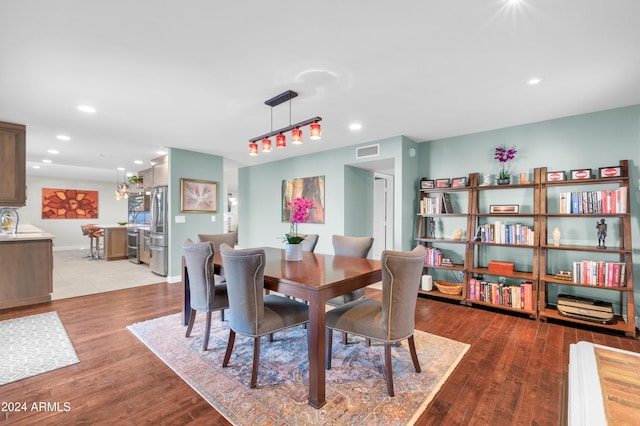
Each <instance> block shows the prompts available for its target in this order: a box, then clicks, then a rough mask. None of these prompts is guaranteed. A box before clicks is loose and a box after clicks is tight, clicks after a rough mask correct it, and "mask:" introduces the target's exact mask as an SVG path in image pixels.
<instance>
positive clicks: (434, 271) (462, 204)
mask: <svg viewBox="0 0 640 426" xmlns="http://www.w3.org/2000/svg"><path fill="white" fill-rule="evenodd" d="M475 179H477V174H473V175H469V177H468V178H467V182H466V183H468V184H469V185H468V186H467V185H465V186H461V187H455V188H436V187H433V188H428V187H425V188H420V190H419V199H420V207H419V212H418V232H417V236H416V238H415V240H416V241H417V242H418V244H421V245H423V246H425V248H426V250H427V257H426V260H425V265H424V268H425V273H426V274H428V275H431V277H432V280H433V281H444V282H449V283H461V284H464V282H465V281H466V274H467V271H468V268H469V258H468V256H467V250H466V249H467V244H468V239H469V234H468V232H469V231H468V230H469V229H470V224H469V220H470V219H471V217H470V216H469V213H470V211H471V205H472V204H471V203H472V198H471V196H470V192H471V187H473V185H475ZM423 182H424V180H423ZM423 185H424V184H423V183H422V182H421V186H423ZM425 186H426V185H425ZM460 231H462V232H460ZM466 288H467V287H466V285H463V286H462V292H461V294H449V293H443V292H441V291H439V290H438V288H437V287H436V286H435V285H434V286H433V289H432V290H430V291H426V290H423V289H419V290H418V292H419V293H420V294H423V295H426V296H434V297H438V298H445V299H452V300H459V301H462V300H464V299H465V298H466V297H467V293H466Z"/></svg>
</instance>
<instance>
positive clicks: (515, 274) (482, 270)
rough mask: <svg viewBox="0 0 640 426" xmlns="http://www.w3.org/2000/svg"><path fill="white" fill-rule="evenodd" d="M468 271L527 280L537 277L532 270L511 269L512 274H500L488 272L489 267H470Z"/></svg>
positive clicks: (533, 279)
mask: <svg viewBox="0 0 640 426" xmlns="http://www.w3.org/2000/svg"><path fill="white" fill-rule="evenodd" d="M469 272H473V273H476V274H482V275H490V276H492V277H507V278H516V279H521V280H529V281H535V280H537V279H538V278H537V277H536V276H535V275H534V274H533V273H532V272H521V271H513V273H512V274H502V275H500V274H492V273H490V272H489V268H470V269H469Z"/></svg>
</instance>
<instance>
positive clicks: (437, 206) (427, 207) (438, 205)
mask: <svg viewBox="0 0 640 426" xmlns="http://www.w3.org/2000/svg"><path fill="white" fill-rule="evenodd" d="M443 213H453V208H452V207H451V195H450V194H449V193H448V192H443V193H442V194H439V195H438V196H437V197H423V198H422V199H421V200H420V214H443Z"/></svg>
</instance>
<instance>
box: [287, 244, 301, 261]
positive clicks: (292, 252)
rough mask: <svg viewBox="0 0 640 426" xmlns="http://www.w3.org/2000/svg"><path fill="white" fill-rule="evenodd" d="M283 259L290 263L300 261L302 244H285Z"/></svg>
mask: <svg viewBox="0 0 640 426" xmlns="http://www.w3.org/2000/svg"><path fill="white" fill-rule="evenodd" d="M284 258H285V260H288V261H290V262H297V261H300V260H302V244H289V243H287V244H285V245H284Z"/></svg>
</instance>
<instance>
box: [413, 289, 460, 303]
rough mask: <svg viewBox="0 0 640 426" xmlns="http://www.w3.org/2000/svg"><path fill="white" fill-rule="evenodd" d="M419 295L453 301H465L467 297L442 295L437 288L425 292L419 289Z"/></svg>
mask: <svg viewBox="0 0 640 426" xmlns="http://www.w3.org/2000/svg"><path fill="white" fill-rule="evenodd" d="M418 294H424V295H425V296H433V297H440V298H443V299H451V300H458V301H463V300H465V297H464V296H463V295H461V294H445V293H442V292H440V291H438V289H437V288H435V286H434V287H433V290H431V291H424V290H422V289H418Z"/></svg>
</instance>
